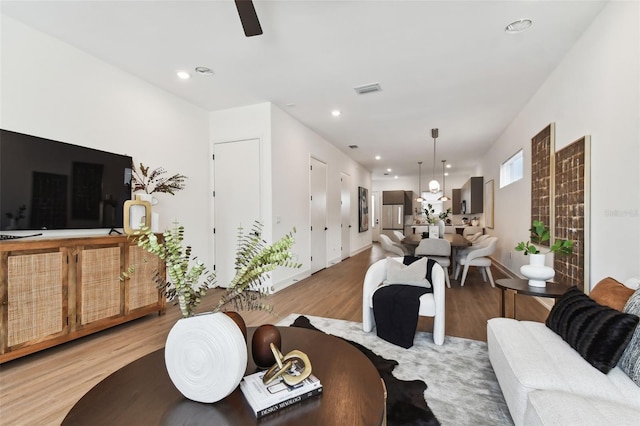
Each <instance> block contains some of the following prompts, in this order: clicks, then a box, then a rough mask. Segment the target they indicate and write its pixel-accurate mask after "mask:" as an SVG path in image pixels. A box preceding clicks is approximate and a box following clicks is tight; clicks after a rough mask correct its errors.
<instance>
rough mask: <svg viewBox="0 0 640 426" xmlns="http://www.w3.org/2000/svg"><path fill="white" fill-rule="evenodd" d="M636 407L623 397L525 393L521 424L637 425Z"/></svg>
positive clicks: (638, 414)
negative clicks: (627, 402) (617, 399)
mask: <svg viewBox="0 0 640 426" xmlns="http://www.w3.org/2000/svg"><path fill="white" fill-rule="evenodd" d="M639 416H640V411H639V410H638V409H637V408H634V407H631V406H629V405H627V404H625V401H615V402H614V401H607V400H602V399H599V398H590V397H585V396H582V395H577V394H573V393H568V392H561V391H548V390H545V391H534V392H531V393H529V399H528V401H527V408H526V411H525V416H524V424H526V425H527V426H536V425H585V424H589V425H598V426H607V425H611V426H614V425H615V426H625V425H629V426H631V425H637V424H638V418H639Z"/></svg>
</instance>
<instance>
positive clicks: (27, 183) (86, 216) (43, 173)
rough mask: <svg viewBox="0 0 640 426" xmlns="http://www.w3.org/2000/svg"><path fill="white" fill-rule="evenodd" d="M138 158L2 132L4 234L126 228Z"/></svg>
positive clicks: (0, 179)
mask: <svg viewBox="0 0 640 426" xmlns="http://www.w3.org/2000/svg"><path fill="white" fill-rule="evenodd" d="M131 165H132V159H131V157H129V156H126V155H120V154H114V153H110V152H105V151H100V150H97V149H91V148H86V147H82V146H78V145H72V144H68V143H63V142H56V141H53V140H49V139H44V138H40V137H36V136H29V135H24V134H22V133H16V132H11V131H8V130H0V214H1V218H0V230H2V231H8V230H21V229H25V230H44V229H89V228H122V225H123V205H124V202H125V201H126V200H129V199H131Z"/></svg>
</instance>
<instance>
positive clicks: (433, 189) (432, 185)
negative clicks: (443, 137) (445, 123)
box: [429, 128, 440, 194]
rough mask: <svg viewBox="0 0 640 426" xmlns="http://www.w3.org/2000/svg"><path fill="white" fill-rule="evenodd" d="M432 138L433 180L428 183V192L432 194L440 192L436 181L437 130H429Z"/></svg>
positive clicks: (438, 183)
mask: <svg viewBox="0 0 640 426" xmlns="http://www.w3.org/2000/svg"><path fill="white" fill-rule="evenodd" d="M431 137H432V138H433V180H431V182H429V191H430V192H431V193H433V194H437V193H438V192H440V182H438V181H437V180H436V139H438V129H437V128H436V129H431Z"/></svg>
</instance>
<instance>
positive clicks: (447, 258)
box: [415, 238, 451, 288]
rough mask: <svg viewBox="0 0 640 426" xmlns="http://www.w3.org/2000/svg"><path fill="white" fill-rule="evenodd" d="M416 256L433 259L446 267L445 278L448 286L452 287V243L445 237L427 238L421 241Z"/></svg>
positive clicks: (443, 267)
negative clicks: (450, 270)
mask: <svg viewBox="0 0 640 426" xmlns="http://www.w3.org/2000/svg"><path fill="white" fill-rule="evenodd" d="M415 255H416V256H420V257H426V258H428V259H433V260H435V261H436V262H438V264H439V265H440V266H442V269H444V279H445V281H446V282H447V287H448V288H451V282H450V281H449V266H451V244H450V243H449V241H447V240H445V239H443V238H425V239H423V240H421V241H420V244H418V247H416V251H415Z"/></svg>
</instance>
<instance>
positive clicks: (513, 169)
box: [500, 150, 523, 188]
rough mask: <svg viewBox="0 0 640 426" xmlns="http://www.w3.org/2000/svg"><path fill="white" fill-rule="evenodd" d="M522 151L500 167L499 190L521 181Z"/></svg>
mask: <svg viewBox="0 0 640 426" xmlns="http://www.w3.org/2000/svg"><path fill="white" fill-rule="evenodd" d="M522 164H523V158H522V150H520V151H518V152H516V153H515V154H514V155H512V156H511V158H509V159H508V160H507V161H505V162H504V163H502V164H501V165H500V188H504V187H505V186H507V185H509V184H512V183H513V182H516V181H519V180H520V179H522Z"/></svg>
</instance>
